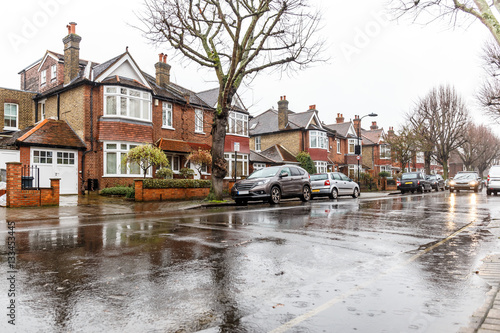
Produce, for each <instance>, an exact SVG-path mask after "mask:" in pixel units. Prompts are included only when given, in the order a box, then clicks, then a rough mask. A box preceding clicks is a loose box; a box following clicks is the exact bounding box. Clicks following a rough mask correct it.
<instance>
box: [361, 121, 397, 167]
mask: <svg viewBox="0 0 500 333" xmlns="http://www.w3.org/2000/svg"><path fill="white" fill-rule="evenodd" d="M385 136H386V134H385V132H384V129H383V128H379V127H378V126H377V122H376V121H373V122H372V125H371V126H370V130H364V129H361V138H362V147H363V148H362V154H363V158H362V160H363V165H364V166H366V167H368V168H369V169H370V170H373V173H374V174H375V175H378V174H379V173H380V172H383V171H385V172H389V173H390V174H392V156H391V146H390V145H389V144H387V143H386V142H385V140H384V138H385Z"/></svg>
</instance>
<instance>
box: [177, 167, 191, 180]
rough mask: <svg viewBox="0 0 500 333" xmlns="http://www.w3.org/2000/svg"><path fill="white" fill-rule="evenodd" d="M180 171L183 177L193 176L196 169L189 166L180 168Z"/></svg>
mask: <svg viewBox="0 0 500 333" xmlns="http://www.w3.org/2000/svg"><path fill="white" fill-rule="evenodd" d="M179 173H180V174H181V177H183V178H189V177H191V176H194V170H193V169H189V168H182V169H180V170H179Z"/></svg>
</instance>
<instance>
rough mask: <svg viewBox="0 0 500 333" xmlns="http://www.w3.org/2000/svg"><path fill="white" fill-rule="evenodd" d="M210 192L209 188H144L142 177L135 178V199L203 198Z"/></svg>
mask: <svg viewBox="0 0 500 333" xmlns="http://www.w3.org/2000/svg"><path fill="white" fill-rule="evenodd" d="M209 192H210V189H209V188H143V181H142V179H136V180H135V201H167V200H186V199H203V198H205V197H206V196H207V195H208V193H209Z"/></svg>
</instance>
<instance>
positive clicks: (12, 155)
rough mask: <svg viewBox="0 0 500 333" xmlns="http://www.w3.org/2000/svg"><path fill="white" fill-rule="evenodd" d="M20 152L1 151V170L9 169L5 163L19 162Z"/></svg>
mask: <svg viewBox="0 0 500 333" xmlns="http://www.w3.org/2000/svg"><path fill="white" fill-rule="evenodd" d="M19 161H20V157H19V150H9V149H0V169H7V166H6V165H5V163H7V162H19Z"/></svg>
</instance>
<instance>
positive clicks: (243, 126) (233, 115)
mask: <svg viewBox="0 0 500 333" xmlns="http://www.w3.org/2000/svg"><path fill="white" fill-rule="evenodd" d="M226 132H227V133H228V134H237V135H244V136H248V115H246V114H243V113H239V112H233V111H231V112H229V119H228V124H227V129H226Z"/></svg>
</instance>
